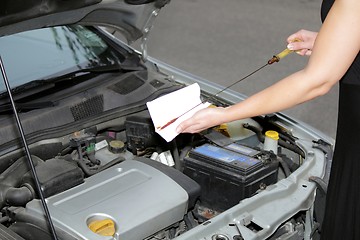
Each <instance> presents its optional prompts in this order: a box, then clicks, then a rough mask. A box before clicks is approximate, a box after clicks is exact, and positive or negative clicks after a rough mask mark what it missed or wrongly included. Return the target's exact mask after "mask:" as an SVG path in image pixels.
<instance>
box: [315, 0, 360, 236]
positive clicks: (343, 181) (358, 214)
mask: <svg viewBox="0 0 360 240" xmlns="http://www.w3.org/2000/svg"><path fill="white" fill-rule="evenodd" d="M333 3H334V0H323V3H322V7H321V17H322V20H324V19H325V17H326V15H327V13H328V12H329V9H330V8H331V6H332V4H333ZM359 14H360V13H359ZM359 24H360V23H359ZM359 26H360V25H359ZM339 91H340V92H339V113H338V126H337V135H336V144H335V152H334V158H333V164H332V168H331V174H330V180H329V186H328V192H327V196H326V210H325V217H324V221H323V225H322V227H321V239H322V240H332V239H336V240H339V239H342V240H360V141H359V139H360V54H358V55H357V57H356V59H355V61H354V62H353V64H352V65H351V67H350V68H349V70H348V71H347V73H346V74H345V75H344V77H343V78H342V79H341V81H340V87H339Z"/></svg>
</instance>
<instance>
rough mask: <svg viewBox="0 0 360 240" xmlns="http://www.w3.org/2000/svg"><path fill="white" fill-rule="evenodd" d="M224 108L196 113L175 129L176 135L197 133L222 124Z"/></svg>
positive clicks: (210, 108) (224, 114)
mask: <svg viewBox="0 0 360 240" xmlns="http://www.w3.org/2000/svg"><path fill="white" fill-rule="evenodd" d="M224 116H226V113H225V108H222V107H208V108H205V109H202V110H200V111H198V112H196V113H195V114H194V115H193V116H192V117H191V118H189V119H187V120H185V121H183V122H182V123H180V125H179V126H178V127H177V128H176V131H177V132H178V133H197V132H201V131H203V130H205V129H208V128H210V127H213V126H216V125H219V124H221V123H223V122H224Z"/></svg>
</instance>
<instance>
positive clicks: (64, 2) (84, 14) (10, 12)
mask: <svg viewBox="0 0 360 240" xmlns="http://www.w3.org/2000/svg"><path fill="white" fill-rule="evenodd" d="M168 2H169V0H27V1H22V0H3V1H1V3H0V36H4V35H10V34H14V33H18V32H23V31H27V30H32V29H38V28H43V27H50V26H59V25H69V24H83V25H90V26H92V25H96V26H107V27H114V28H117V29H118V30H120V31H122V32H123V34H124V36H125V37H126V38H127V40H128V41H135V40H136V39H138V38H140V37H141V36H142V35H143V33H144V29H145V28H146V27H147V24H148V21H149V19H150V18H151V17H152V15H153V14H154V11H157V10H158V9H160V8H161V7H163V6H164V5H165V4H166V3H168Z"/></svg>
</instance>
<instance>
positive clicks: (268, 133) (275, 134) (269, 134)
mask: <svg viewBox="0 0 360 240" xmlns="http://www.w3.org/2000/svg"><path fill="white" fill-rule="evenodd" d="M265 136H266V137H269V138H271V139H274V140H279V133H278V132H276V131H273V130H269V131H266V132H265Z"/></svg>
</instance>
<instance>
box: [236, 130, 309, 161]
mask: <svg viewBox="0 0 360 240" xmlns="http://www.w3.org/2000/svg"><path fill="white" fill-rule="evenodd" d="M243 127H244V128H246V129H248V130H250V131H253V132H254V133H255V134H256V136H257V138H258V139H259V141H260V142H262V143H263V142H264V140H265V137H264V135H263V134H262V132H261V129H259V128H257V127H255V126H252V125H250V124H248V123H245V124H243ZM280 137H281V134H280ZM278 143H279V145H280V146H282V147H284V148H286V149H289V150H290V151H293V152H295V153H297V154H299V155H300V156H302V157H303V158H305V153H304V152H303V151H302V150H301V148H299V147H298V146H296V145H293V144H291V143H288V142H286V141H284V140H283V139H281V138H280V139H279V141H278Z"/></svg>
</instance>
